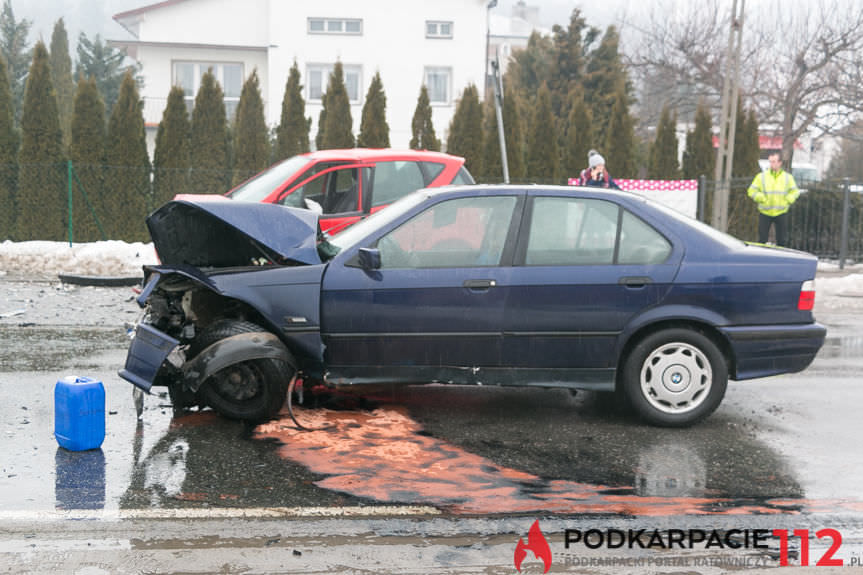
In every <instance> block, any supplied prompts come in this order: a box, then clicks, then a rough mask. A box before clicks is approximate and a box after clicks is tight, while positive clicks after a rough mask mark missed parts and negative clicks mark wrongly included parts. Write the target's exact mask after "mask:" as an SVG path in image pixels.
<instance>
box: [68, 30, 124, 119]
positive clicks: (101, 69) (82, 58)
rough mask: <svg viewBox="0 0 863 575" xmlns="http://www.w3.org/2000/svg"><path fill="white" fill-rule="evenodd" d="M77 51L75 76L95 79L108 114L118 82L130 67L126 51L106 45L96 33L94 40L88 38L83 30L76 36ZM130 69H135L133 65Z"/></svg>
mask: <svg viewBox="0 0 863 575" xmlns="http://www.w3.org/2000/svg"><path fill="white" fill-rule="evenodd" d="M77 52H78V64H77V66H76V68H75V76H76V77H77V78H78V79H80V78H93V79H94V80H96V85H97V86H98V87H99V93H100V94H101V95H102V100H103V101H104V102H105V112H106V113H107V114H110V113H111V112H112V111H113V109H114V104H115V103H116V102H117V98H118V96H119V94H120V84H122V83H123V78H124V77H125V75H126V71H127V70H128V69H130V67H129V66H126V65H125V60H126V53H125V52H123V51H121V50H118V49H116V48H112V47H111V46H108V44H107V43H105V42H104V41H103V40H102V38H101V37H100V36H99V35H98V34H96V38H95V39H94V40H90V39H89V38H88V37H87V35H86V34H84V33H83V32H81V34H80V35H79V36H78V51H77ZM131 69H132V70H133V72H134V71H135V68H134V67H131ZM138 81H140V80H139V79H138Z"/></svg>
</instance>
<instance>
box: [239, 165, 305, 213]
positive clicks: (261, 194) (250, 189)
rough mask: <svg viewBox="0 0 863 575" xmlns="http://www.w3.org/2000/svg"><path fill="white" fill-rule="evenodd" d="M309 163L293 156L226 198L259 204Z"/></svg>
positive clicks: (245, 183) (242, 185) (254, 178)
mask: <svg viewBox="0 0 863 575" xmlns="http://www.w3.org/2000/svg"><path fill="white" fill-rule="evenodd" d="M310 162H311V160H309V159H308V158H305V157H303V156H293V157H291V158H288V159H287V160H283V161H281V162H279V163H278V164H273V165H272V166H270V167H269V168H267V169H266V170H264V171H263V172H261V173H260V174H258V175H257V176H255V177H253V178H252V179H250V180H246V181H245V182H244V183H242V184H240V185H239V186H237V187H236V188H234V189H233V190H232V191H231V193H230V194H228V197H230V198H231V199H232V200H239V201H241V202H260V201H261V200H263V199H264V198H266V197H267V196H269V195H270V194H271V193H272V192H273V190H275V189H276V188H278V187H279V186H280V185H281V184H283V183H284V182H286V181H287V180H289V179H291V178H293V177H294V176H295V175H297V174H298V173H299V172H300V171H301V170H303V169H305V167H306V166H307V165H308V164H309V163H310Z"/></svg>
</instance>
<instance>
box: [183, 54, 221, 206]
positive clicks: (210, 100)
mask: <svg viewBox="0 0 863 575" xmlns="http://www.w3.org/2000/svg"><path fill="white" fill-rule="evenodd" d="M229 161H230V154H229V150H228V121H227V116H226V113H225V100H224V94H223V92H222V88H221V86H219V83H218V82H217V81H216V76H215V75H214V74H213V70H212V69H210V70H207V72H206V73H205V74H204V75H203V76H201V87H200V88H199V89H198V94H197V96H195V108H194V110H192V149H191V173H190V188H191V191H192V193H194V194H224V193H225V192H227V191H228V189H229V188H230V182H231V169H230V164H229Z"/></svg>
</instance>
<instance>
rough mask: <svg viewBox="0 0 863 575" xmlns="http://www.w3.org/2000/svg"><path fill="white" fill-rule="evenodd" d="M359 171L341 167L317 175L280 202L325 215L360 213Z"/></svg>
mask: <svg viewBox="0 0 863 575" xmlns="http://www.w3.org/2000/svg"><path fill="white" fill-rule="evenodd" d="M358 178H359V169H358V168H342V169H338V170H332V171H329V172H324V173H321V174H318V175H317V176H316V177H314V178H312V179H311V180H309V181H308V182H306V183H305V184H303V185H302V186H300V187H299V188H297V189H295V190H294V191H292V192H291V193H290V194H288V195H286V196H285V197H284V198H282V199H281V200H280V203H281V204H282V205H285V206H289V207H292V208H309V209H313V210H315V211H318V212H320V213H323V214H324V215H327V214H343V213H348V212H355V211H357V210H359V192H360V189H359V179H358Z"/></svg>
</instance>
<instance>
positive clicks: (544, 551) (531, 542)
mask: <svg viewBox="0 0 863 575" xmlns="http://www.w3.org/2000/svg"><path fill="white" fill-rule="evenodd" d="M528 550H531V551H533V556H534V557H536V558H537V559H542V564H543V566H544V567H545V570H544V571H543V573H548V570H549V569H551V547H549V546H548V541H546V539H545V535H543V534H542V530H541V529H540V528H539V519H537V520H536V521H534V522H533V525H531V527H530V531H528V532H527V544H525V543H524V540H523V539H522V538H521V537H519V538H518V544H517V545H516V546H515V556H514V559H515V568H516V570H517V571H518V572H519V573H521V562H522V561H524V558H525V557H527V551H528Z"/></svg>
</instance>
